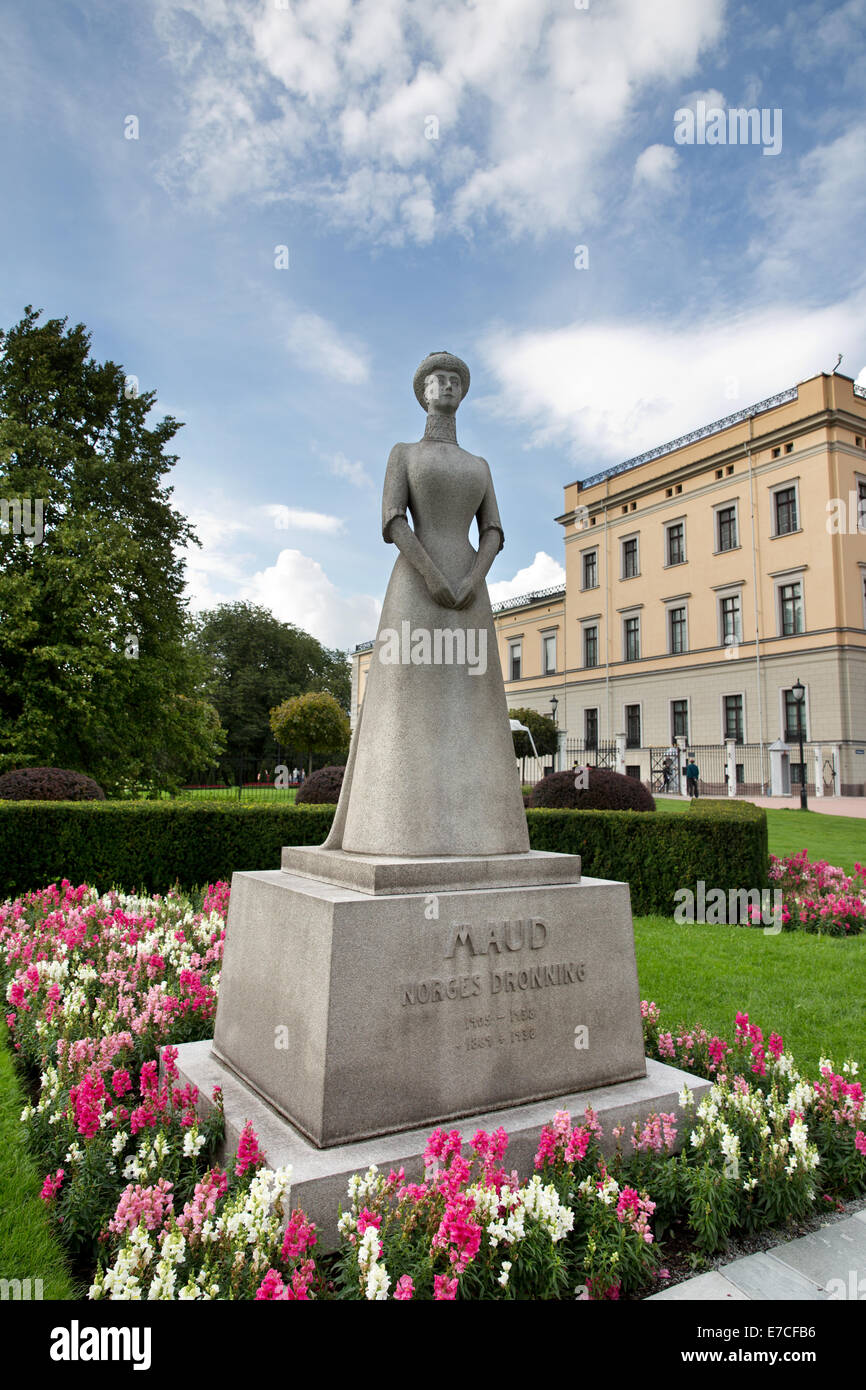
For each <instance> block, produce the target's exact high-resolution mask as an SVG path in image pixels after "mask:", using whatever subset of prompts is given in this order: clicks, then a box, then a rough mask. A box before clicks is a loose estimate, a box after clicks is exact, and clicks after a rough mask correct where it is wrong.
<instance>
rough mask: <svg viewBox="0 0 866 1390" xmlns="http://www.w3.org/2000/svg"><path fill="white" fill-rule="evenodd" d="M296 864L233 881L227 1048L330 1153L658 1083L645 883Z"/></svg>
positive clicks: (494, 866) (245, 1076) (380, 863)
mask: <svg viewBox="0 0 866 1390" xmlns="http://www.w3.org/2000/svg"><path fill="white" fill-rule="evenodd" d="M283 863H284V868H283V869H282V870H275V871H272V872H261V873H238V874H235V875H234V877H233V880H232V897H231V906H230V910H229V920H228V930H227V938H226V950H225V959H224V963H223V970H222V976H221V982H220V992H219V1007H218V1010H217V1017H216V1025H215V1036H214V1044H213V1051H214V1054H215V1056H216V1057H217V1058H218V1059H219V1060H220V1061H221V1062H222V1063H224V1064H225V1065H226V1066H227V1067H229V1068H230V1069H231V1071H232V1072H234V1073H235V1075H236V1076H237V1077H239V1078H240V1079H242V1080H243V1082H244V1083H245V1084H246V1085H247V1086H248V1087H249V1088H250V1089H251V1090H252V1091H254V1092H256V1093H257V1094H258V1095H259V1096H260V1097H262V1098H264V1100H265V1101H266V1102H267V1103H268V1105H269V1106H270V1107H272V1108H273V1110H275V1111H277V1112H278V1113H279V1114H280V1115H282V1116H283V1117H284V1118H285V1119H287V1120H288V1121H290V1122H291V1124H292V1126H293V1127H294V1128H295V1129H297V1130H298V1131H300V1132H301V1133H302V1134H303V1135H304V1136H306V1138H307V1139H308V1140H309V1141H310V1142H311V1143H312V1144H314V1145H315V1146H317V1147H319V1148H327V1147H331V1146H334V1145H351V1144H353V1143H357V1142H358V1141H361V1140H364V1139H367V1138H370V1137H371V1136H376V1135H382V1134H393V1133H394V1132H396V1131H399V1130H405V1129H414V1128H416V1127H424V1126H426V1127H427V1128H428V1129H429V1128H431V1127H433V1126H435V1125H436V1124H439V1123H440V1122H442V1121H450V1120H452V1119H456V1118H459V1117H461V1116H468V1115H474V1114H482V1113H487V1112H492V1111H495V1110H497V1109H499V1108H505V1107H514V1106H519V1105H521V1104H524V1103H528V1102H533V1101H538V1100H552V1099H554V1098H557V1097H562V1096H568V1095H572V1094H574V1093H577V1092H581V1093H584V1092H588V1091H590V1090H592V1089H594V1088H597V1087H610V1086H611V1085H612V1084H614V1083H616V1082H624V1081H629V1080H633V1079H635V1078H640V1077H643V1076H644V1075H645V1071H646V1068H645V1059H644V1055H643V1036H642V1028H641V1019H640V1008H639V993H638V980H637V970H636V966H635V955H634V939H633V933H632V923H631V909H630V904H629V890H628V885H627V884H624V883H613V882H608V881H605V880H601V879H587V878H584V879H581V880H580V881H578V882H576V881H570V882H569V881H566V882H563V881H562V880H563V878H566V879H568V878H569V877H571V878H572V879H575V878H577V877H579V860H577V861H576V862H575V857H574V856H565V855H554V854H549V855H547V854H528V855H508V856H493V857H492V858H488V859H476V860H472V859H457V858H454V859H450V860H442V861H433V860H419V859H413V860H399V859H392V860H382V859H378V860H372V859H370V860H368V859H366V857H365V856H359V855H345V854H341V853H339V852H336V853H335V852H332V851H331V852H328V851H320V850H315V849H290V850H286V851H284V858H283ZM289 866H290V867H291V868H292V872H288V871H287V869H288V867H289ZM325 872H327V873H328V875H329V877H330V878H331V880H332V881H331V882H326V881H324V878H323V876H322V875H323V874H324V873H325ZM313 874H316V875H317V876H316V877H313V876H307V875H313ZM352 875H354V882H355V883H356V884H360V885H363V887H362V888H360V887H351V886H347V880H348V879H349V878H351V876H352ZM437 884H438V885H439V887H438V888H437V887H436V885H437ZM557 1103H558V1102H557ZM554 1109H556V1105H550V1104H548V1105H546V1106H545V1113H546V1114H547V1112H549V1114H548V1118H549V1117H550V1115H552V1113H553V1110H554ZM494 1127H495V1125H494Z"/></svg>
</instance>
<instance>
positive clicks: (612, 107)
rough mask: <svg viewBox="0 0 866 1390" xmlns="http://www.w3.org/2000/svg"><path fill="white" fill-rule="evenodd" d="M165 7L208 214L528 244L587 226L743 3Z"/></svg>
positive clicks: (176, 1) (198, 194)
mask: <svg viewBox="0 0 866 1390" xmlns="http://www.w3.org/2000/svg"><path fill="white" fill-rule="evenodd" d="M156 4H157V32H158V34H159V36H160V37H161V38H162V40H163V42H164V44H165V46H166V50H167V54H168V56H169V58H170V60H171V61H172V63H173V64H174V65H175V67H176V68H177V70H178V72H179V73H180V74H182V76H183V83H184V88H183V99H184V101H185V105H186V112H185V116H186V123H185V128H184V130H183V133H182V135H181V137H180V140H179V142H178V145H177V146H176V148H175V149H174V150H173V151H172V152H171V153H170V154H169V155H167V156H166V157H165V159H164V161H163V163H162V166H161V178H162V180H163V182H164V183H165V184H166V185H167V186H169V187H170V188H172V189H173V190H175V191H177V192H178V193H179V194H181V195H182V196H192V197H193V198H196V199H199V200H201V201H202V202H203V203H204V204H206V205H210V206H219V205H220V204H223V203H225V202H227V201H228V200H230V199H233V198H236V197H238V196H247V197H253V198H261V199H263V200H271V199H275V198H286V199H297V200H298V201H301V202H303V203H304V204H306V205H310V204H314V205H317V206H319V207H320V208H321V209H322V210H323V211H324V213H325V214H326V216H327V217H328V219H329V220H330V221H331V222H332V223H334V224H335V225H337V226H351V227H353V228H355V229H359V230H361V231H362V233H363V234H365V235H367V236H369V237H371V238H374V239H376V240H382V241H385V242H390V243H392V244H399V243H400V242H402V241H406V240H408V241H413V242H416V243H418V244H421V245H424V244H427V243H429V241H430V240H431V238H432V237H433V236H434V235H435V234H436V233H437V231H438V230H439V228H440V227H443V228H445V229H446V230H451V229H453V228H455V227H457V228H462V229H466V230H467V231H472V230H474V229H475V227H477V226H479V225H481V224H483V222H484V221H485V220H486V219H487V218H488V217H489V216H494V217H496V218H498V219H501V221H502V222H503V223H504V225H505V226H506V227H507V228H508V229H509V230H510V231H511V232H512V233H513V234H515V235H518V236H521V235H529V236H538V235H543V234H545V233H546V232H548V231H550V230H563V231H565V230H567V231H568V232H569V233H570V232H571V231H572V230H573V229H574V226H575V223H577V222H579V223H581V224H583V225H585V224H586V222H587V221H589V220H591V219H592V217H593V216H595V215H597V214H598V212H599V211H600V209H601V206H602V204H603V203H604V201H605V200H606V198H607V197H608V196H609V192H610V189H611V187H612V184H613V183H615V181H612V180H611V178H610V170H611V161H612V159H613V158H614V156H615V153H616V150H617V145H618V142H619V141H620V140H621V139H622V137H623V134H625V136H626V138H627V139H628V138H629V136H630V122H633V121H634V118H635V116H636V114H637V112H638V111H639V108H640V103H641V100H642V99H643V97H644V96H645V95H647V94H652V95H653V96H655V95H657V92H658V89H659V86H660V85H662V86H667V87H669V88H670V89H674V88H675V86H679V85H682V84H684V83H685V82H687V81H688V79H689V78H690V77H692V76H693V75H694V74H695V73H696V72H697V70H698V67H699V63H700V60H701V58H702V56H703V55H704V54H705V53H706V52H707V51H708V50H709V49H711V48H712V47H713V45H715V44H716V43H717V41H718V40H719V39H720V38H721V36H722V33H723V19H724V12H725V0H665V3H664V4H659V3H656V4H647V3H646V0H609V3H607V4H605V5H603V6H602V5H598V6H596V5H593V7H592V8H591V9H590V10H587V11H585V12H583V11H579V10H577V9H575V8H574V7H573V6H571V5H567V4H563V3H562V0H475V3H474V4H471V5H469V4H467V3H465V0H439V2H438V3H437V4H436V5H433V6H422V5H418V4H417V3H414V0H356V3H351V0H287V6H288V7H287V8H285V9H282V8H280V9H278V8H277V6H276V5H275V4H274V3H269V4H267V5H261V6H256V7H247V6H246V5H243V4H241V3H225V2H224V3H222V4H213V5H207V6H201V5H198V4H195V5H194V4H193V3H192V0H156ZM672 110H673V101H672ZM430 116H435V117H436V119H437V120H438V122H439V138H438V139H430V138H428V136H429V130H428V129H427V119H428V117H430ZM541 151H544V154H543V157H542V156H541V154H540V152H541Z"/></svg>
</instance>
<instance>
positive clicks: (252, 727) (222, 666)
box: [195, 603, 351, 766]
mask: <svg viewBox="0 0 866 1390" xmlns="http://www.w3.org/2000/svg"><path fill="white" fill-rule="evenodd" d="M195 647H196V650H197V651H198V652H199V653H200V655H201V656H202V658H203V659H204V660H205V662H206V664H207V667H208V670H209V672H210V675H209V678H208V682H207V692H208V696H209V698H210V699H211V700H212V702H213V704H214V705H215V706H216V708H217V710H218V711H219V716H220V721H221V723H222V726H223V728H224V729H225V732H226V752H225V757H224V762H230V763H236V762H237V761H238V760H239V759H254V760H255V761H256V762H259V763H262V764H265V765H271V766H272V765H273V760H274V758H273V736H272V732H271V721H270V711H271V710H272V709H273V708H274V706H275V705H277V704H279V703H280V702H281V701H283V700H285V699H288V698H291V697H292V696H294V695H302V694H304V693H305V692H306V691H308V690H319V691H328V692H329V693H330V694H331V695H333V697H334V698H335V700H336V701H337V703H338V705H340V707H341V708H342V709H343V710H348V708H349V700H350V697H351V673H350V669H349V664H348V662H347V660H346V657H345V655H344V654H343V653H342V652H339V651H332V650H330V649H329V648H327V647H323V646H322V645H321V643H320V642H317V641H316V639H315V638H314V637H311V636H310V635H309V633H307V632H302V631H301V630H300V629H299V628H297V627H294V626H293V625H292V624H291V623H281V622H280V621H279V620H278V619H277V618H275V617H274V615H273V614H272V613H271V612H269V611H268V609H267V608H259V607H256V606H255V605H254V604H251V603H223V604H220V605H219V607H218V608H214V609H212V610H211V611H209V612H206V613H202V614H200V615H199V619H198V624H197V628H196V634H195Z"/></svg>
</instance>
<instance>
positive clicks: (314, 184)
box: [0, 0, 866, 647]
mask: <svg viewBox="0 0 866 1390" xmlns="http://www.w3.org/2000/svg"><path fill="white" fill-rule="evenodd" d="M581 2H582V3H586V8H581V9H578V8H577V5H576V4H575V0H474V3H473V0H459V3H458V0H443V2H442V3H436V0H304V2H303V3H301V2H300V0H248V2H247V3H245V2H244V0H203V3H197V4H192V3H184V2H183V0H140V2H139V3H138V4H135V5H121V6H118V5H116V4H109V3H102V0H87V3H82V4H71V3H54V4H52V5H50V6H34V5H32V4H31V3H29V0H7V5H6V7H5V8H6V19H5V25H4V28H5V45H4V51H3V53H2V56H0V112H2V119H3V128H4V139H3V142H2V156H0V158H2V162H3V187H4V191H5V193H6V197H5V198H4V212H3V216H2V218H0V254H2V264H3V266H4V270H5V274H4V275H3V277H2V284H0V320H2V323H3V324H4V325H6V326H8V325H9V324H11V323H13V322H15V321H17V319H18V318H20V316H21V312H22V310H23V307H24V305H25V304H26V303H33V304H35V305H36V306H37V307H41V308H42V309H43V310H44V311H45V313H46V314H47V315H50V316H52V317H64V316H68V317H69V318H70V320H71V321H72V322H79V321H82V322H84V323H85V324H86V325H87V326H88V328H89V329H90V330H91V331H92V333H93V351H94V353H95V355H96V356H97V358H99V359H100V360H102V359H104V358H107V357H111V358H113V359H114V360H115V361H118V362H121V363H122V364H123V365H124V367H125V369H126V371H127V372H129V373H130V374H133V375H135V376H136V377H137V378H138V379H139V381H140V384H141V388H142V389H143V390H144V389H152V388H155V389H156V390H157V391H158V393H159V402H158V406H157V413H158V414H162V413H171V414H173V415H176V416H177V417H178V418H180V419H181V420H183V421H185V422H186V423H185V428H184V429H183V430H182V431H181V432H180V434H179V435H178V436H177V439H176V441H175V443H176V449H177V452H178V453H179V455H180V461H179V463H178V465H177V467H176V469H175V471H174V475H173V481H174V486H175V499H176V503H177V505H178V506H179V507H180V509H181V510H182V511H183V512H184V513H185V514H186V515H188V516H189V517H190V518H191V519H192V521H193V522H194V524H195V526H196V529H197V531H198V533H199V535H200V537H201V539H202V541H203V548H202V550H200V551H193V552H192V553H191V555H190V558H189V579H190V595H191V601H192V604H193V606H194V607H202V606H209V605H211V604H213V603H215V602H218V601H223V600H233V599H237V598H244V599H249V600H251V601H254V602H259V603H263V604H265V605H266V606H268V607H270V608H271V609H272V610H273V611H274V612H275V613H276V614H277V616H279V617H280V618H283V619H285V620H288V621H292V622H296V623H298V624H299V625H300V626H302V627H304V628H306V629H307V630H308V631H311V632H312V633H313V634H314V635H315V636H317V637H319V638H320V639H321V640H322V641H324V642H326V643H327V644H329V645H339V646H343V647H349V646H352V645H354V643H355V642H356V641H361V640H364V639H366V638H369V637H372V636H373V635H374V634H375V628H376V620H377V615H378V611H379V606H380V603H381V598H382V595H383V592H384V588H385V585H386V583H387V579H388V575H389V573H390V569H391V566H392V564H393V560H394V556H395V552H394V550H393V548H392V547H386V546H385V545H383V544H382V542H381V540H380V539H379V530H378V518H379V506H380V488H381V481H382V476H383V473H384V466H385V460H386V459H387V456H388V452H389V450H390V447H391V445H392V444H393V443H394V442H395V441H396V440H398V439H415V438H418V437H419V435H420V433H421V431H422V429H423V415H422V413H421V411H420V409H419V407H418V405H417V403H416V402H415V399H414V397H413V395H412V389H411V380H412V374H413V372H414V369H415V367H416V366H417V364H418V362H419V361H420V360H421V358H422V357H423V356H424V355H425V354H426V353H427V352H428V351H430V350H433V349H437V348H442V347H446V348H449V349H450V350H452V351H454V352H457V353H459V354H460V355H461V356H462V357H464V358H465V359H466V360H467V362H468V363H469V365H470V368H471V370H472V388H471V391H470V395H469V397H468V399H467V401H466V403H465V405H464V406H462V407H461V410H460V414H459V417H458V433H459V437H460V441H461V443H463V444H464V445H465V447H467V448H469V449H471V450H473V451H474V452H478V453H482V454H484V455H485V457H487V458H488V459H489V461H490V464H491V467H492V469H493V476H494V481H495V484H496V488H497V493H498V497H499V503H500V510H501V512H502V515H503V521H504V525H505V532H506V548H505V550H504V551H503V552H502V553H501V554H500V556H499V558H498V559H497V561H496V563H495V565H494V568H493V570H492V572H491V576H490V584H491V593H492V594H493V597H494V598H501V597H507V596H510V595H513V594H517V593H521V592H525V591H526V590H528V589H531V588H534V587H541V586H543V585H546V584H551V583H555V582H557V580H558V579H559V578H560V577H561V573H562V571H561V562H562V558H563V554H562V544H561V539H560V535H561V533H560V528H559V527H558V526H557V525H556V524H555V522H554V520H553V518H554V517H555V516H556V515H558V514H559V512H560V511H561V510H562V488H563V485H564V484H565V483H567V482H569V481H571V480H572V479H574V478H576V477H582V476H586V475H588V474H590V473H593V472H596V471H597V470H598V469H600V468H604V467H607V466H610V465H612V464H614V463H617V462H619V461H621V460H622V459H625V458H628V457H630V456H631V455H633V454H635V453H637V452H640V451H641V450H643V449H646V448H650V447H652V446H654V445H657V444H661V443H663V442H665V441H666V440H668V439H671V438H673V437H674V436H676V435H677V434H679V433H682V432H683V431H685V430H688V429H691V428H693V427H696V426H699V425H701V424H704V423H706V422H708V421H709V420H712V419H716V418H718V417H720V416H723V415H725V414H728V413H729V412H731V411H733V410H736V409H737V408H739V407H740V406H743V405H748V404H749V403H750V402H752V401H756V400H759V399H761V398H762V397H764V396H766V395H768V394H770V393H772V392H774V391H777V390H780V389H782V388H784V387H786V386H788V385H791V384H793V383H794V382H796V381H799V380H803V379H805V378H807V377H809V376H812V375H814V374H815V373H816V372H818V371H821V370H830V369H832V367H833V365H834V363H835V360H836V356H837V354H838V353H839V352H842V353H843V354H844V359H843V363H842V366H841V368H840V370H841V371H843V372H846V373H847V374H848V375H851V376H854V377H859V378H860V380H866V312H864V311H866V259H864V254H863V252H864V237H863V228H864V223H866V101H864V87H866V0H846V2H845V3H833V0H824V3H812V4H810V3H805V4H803V3H798V4H796V5H794V6H791V5H790V4H789V3H787V0H784V2H783V0H760V3H759V2H758V0H751V2H750V3H748V4H736V3H731V2H730V0H728V2H727V3H726V0H581ZM699 101H703V102H704V104H705V107H706V108H707V109H710V110H711V109H721V110H724V111H727V110H728V109H729V108H731V107H756V108H759V109H760V108H766V109H767V110H769V111H781V113H782V114H781V132H782V143H781V149H780V150H779V152H778V153H777V154H764V153H763V150H762V147H761V145H759V144H758V145H756V144H748V145H744V144H736V145H734V144H730V145H729V144H725V145H721V144H716V145H711V144H702V145H701V144H694V145H685V144H684V145H679V144H677V143H675V140H674V129H675V112H676V111H677V110H680V109H682V108H684V107H692V108H693V109H695V110H697V108H698V102H699ZM130 117H135V119H136V121H137V125H138V128H137V135H138V138H137V139H130V138H126V137H127V134H128V133H130V132H131V131H133V130H134V129H135V127H134V124H133V123H130V121H129V118H130ZM431 118H435V120H433V119H431ZM777 119H778V118H777ZM432 137H437V138H432ZM281 246H285V247H287V248H288V262H289V264H288V268H286V269H280V268H277V266H276V263H275V262H276V260H277V258H278V253H277V250H276V248H278V247H281ZM578 246H584V247H586V248H587V255H586V256H584V257H583V258H582V259H584V260H587V259H588V264H587V265H586V267H585V268H577V267H576V265H575V260H576V259H578V260H580V259H581V257H577V258H576V257H575V248H576V247H578Z"/></svg>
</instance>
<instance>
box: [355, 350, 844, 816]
mask: <svg viewBox="0 0 866 1390" xmlns="http://www.w3.org/2000/svg"><path fill="white" fill-rule="evenodd" d="M564 494H565V495H564V505H563V511H562V515H561V516H559V517H557V518H556V520H557V522H558V523H559V525H560V526H561V527H562V536H563V542H564V547H565V576H566V577H565V585H564V586H563V587H560V588H557V589H551V590H545V591H544V592H541V593H534V594H527V595H524V596H522V597H520V598H516V599H512V600H509V601H508V602H506V603H501V604H497V605H496V606H495V615H496V618H495V621H496V629H497V634H498V638H499V658H500V661H501V663H502V671H503V676H504V679H505V690H506V696H507V700H508V704H509V706H510V707H512V708H514V707H523V708H531V709H535V710H538V711H539V712H541V713H543V714H548V715H549V714H551V713H553V714H554V715H555V718H556V722H557V726H558V729H559V734H560V752H559V754H558V756H557V758H556V760H555V761H556V763H557V765H558V766H560V767H571V766H572V765H573V764H574V763H577V764H579V765H584V764H593V763H599V764H601V763H604V764H606V765H609V766H615V767H619V768H620V769H621V770H622V771H626V772H628V773H630V774H631V775H633V776H636V777H640V778H641V779H642V780H644V781H646V782H647V784H648V785H650V786H652V787H653V788H654V789H656V790H661V789H662V787H663V785H664V786H666V787H667V789H669V790H679V788H680V781H679V779H680V775H681V764H682V763H683V761H684V758H683V757H682V756H679V754H684V752H685V751H686V750H690V751H692V752H693V755H694V757H695V760H696V761H697V762H698V764H699V766H700V768H701V778H702V784H703V788H704V790H705V792H707V793H708V794H724V793H725V792H726V791H727V793H728V794H729V795H733V794H735V792H740V793H743V792H746V793H751V794H754V793H755V792H760V791H766V792H771V793H774V794H779V795H783V794H785V795H787V794H789V793H790V791H791V790H792V788H794V787H796V786H797V784H798V783H799V781H800V780H801V778H803V777H804V778H805V781H806V783H807V787H808V790H809V791H810V792H811V793H813V794H814V793H817V794H818V795H834V794H835V795H859V796H862V795H864V794H866V388H863V387H858V386H856V385H855V384H854V382H853V381H852V380H851V379H850V378H849V377H845V376H839V375H828V374H824V373H822V374H821V375H819V376H815V377H812V378H810V379H809V380H808V381H804V382H801V383H800V384H799V386H794V387H791V388H789V389H788V390H786V391H782V392H780V393H779V394H778V395H776V396H772V397H770V398H769V399H768V400H764V401H760V402H758V403H757V404H756V405H753V406H749V407H747V408H746V409H744V410H739V411H737V412H736V413H735V414H733V415H730V416H728V417H727V418H725V419H723V420H718V421H715V422H714V423H712V424H709V425H706V426H704V427H703V428H701V429H698V430H695V431H693V432H692V433H691V434H688V435H685V436H683V437H682V438H680V439H675V440H673V441H672V442H671V443H668V444H663V445H661V446H660V447H658V448H654V449H650V450H649V451H648V452H646V453H644V454H641V455H639V456H638V457H637V458H633V459H629V460H627V461H626V462H625V463H621V464H619V465H617V466H616V467H614V468H609V469H607V470H605V471H604V472H602V473H598V474H596V475H595V476H594V477H590V478H585V479H583V480H581V481H578V482H572V483H569V484H567V485H566V487H565V490H564ZM372 645H373V644H372V642H366V643H362V644H360V645H359V646H358V647H357V648H356V650H355V653H354V659H353V682H352V715H353V722H354V719H355V718H356V717H357V711H358V709H359V707H360V701H361V700H362V699H363V690H364V683H365V678H366V671H367V669H368V667H369V662H370V660H371V656H372ZM801 687H802V693H801ZM798 696H799V697H800V698H799V699H798ZM554 701H555V703H553V702H554ZM801 732H802V735H803V741H804V753H803V762H802V764H801V762H800V753H799V747H800V734H801ZM546 761H547V764H548V765H549V764H550V763H552V762H554V759H553V758H550V759H547V760H546ZM671 767H673V768H674V770H675V779H674V780H675V784H674V785H673V786H671V785H668V783H669V779H670V775H671V773H670V769H671ZM801 769H803V770H801ZM542 770H543V769H542V767H541V766H540V765H538V766H535V767H534V768H533V769H532V775H538V774H540V772H541V771H542Z"/></svg>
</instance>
